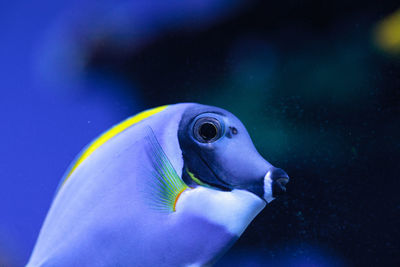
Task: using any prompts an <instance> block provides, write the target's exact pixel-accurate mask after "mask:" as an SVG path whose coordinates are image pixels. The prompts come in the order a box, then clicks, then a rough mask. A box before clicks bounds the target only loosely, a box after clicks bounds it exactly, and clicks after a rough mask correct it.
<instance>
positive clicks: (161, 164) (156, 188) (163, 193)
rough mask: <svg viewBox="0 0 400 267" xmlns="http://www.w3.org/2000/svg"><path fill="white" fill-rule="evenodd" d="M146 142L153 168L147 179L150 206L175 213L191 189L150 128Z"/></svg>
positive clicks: (146, 191)
mask: <svg viewBox="0 0 400 267" xmlns="http://www.w3.org/2000/svg"><path fill="white" fill-rule="evenodd" d="M146 141H147V143H148V146H147V147H146V148H147V149H146V152H147V156H148V157H149V159H150V162H151V164H152V167H153V168H152V170H151V177H149V178H150V179H146V180H147V181H149V182H148V184H147V186H146V190H145V193H146V194H147V199H148V200H149V205H150V207H151V208H153V209H155V210H158V211H162V212H168V213H169V212H174V211H175V205H176V201H177V200H178V198H179V196H180V194H181V193H182V192H183V191H185V190H186V189H188V188H189V187H188V186H187V185H186V184H185V183H184V182H183V180H182V179H181V177H179V175H178V174H177V173H176V171H175V169H174V167H173V166H172V163H171V162H170V160H169V159H168V157H167V155H166V154H165V152H164V151H163V149H162V147H161V145H160V143H159V142H158V141H157V138H156V136H155V134H154V132H153V130H152V129H151V128H150V127H149V128H148V134H147V135H146Z"/></svg>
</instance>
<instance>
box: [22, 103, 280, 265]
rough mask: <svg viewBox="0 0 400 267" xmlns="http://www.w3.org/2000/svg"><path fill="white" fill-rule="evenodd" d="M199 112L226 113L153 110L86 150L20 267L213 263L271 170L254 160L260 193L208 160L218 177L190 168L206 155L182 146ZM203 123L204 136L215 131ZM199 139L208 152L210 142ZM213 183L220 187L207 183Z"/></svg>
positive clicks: (254, 204) (260, 202) (247, 215)
mask: <svg viewBox="0 0 400 267" xmlns="http://www.w3.org/2000/svg"><path fill="white" fill-rule="evenodd" d="M203 111H207V112H211V113H212V114H214V112H216V111H218V112H221V114H225V112H226V111H223V110H221V109H218V108H214V107H209V106H203V105H199V104H194V103H185V104H176V105H170V106H166V107H161V108H158V109H156V110H152V111H150V112H148V113H147V115H148V116H147V115H146V116H143V114H142V117H143V118H142V119H136V120H137V121H135V120H133V121H135V122H134V123H132V124H129V123H127V122H126V121H125V124H126V125H125V126H124V127H119V128H118V126H116V127H117V128H118V129H117V130H115V129H114V132H113V134H108V136H107V132H106V134H105V135H106V136H105V135H104V134H103V135H102V136H101V137H99V138H98V139H97V141H95V142H94V143H92V144H91V145H89V146H88V147H87V148H86V149H85V150H84V151H83V153H81V155H80V156H78V159H77V160H76V161H75V163H74V164H73V166H72V167H71V168H70V170H69V171H68V172H67V175H66V177H64V179H63V180H62V182H61V186H60V187H59V189H58V192H57V194H56V196H55V198H54V200H53V203H52V205H51V208H50V210H49V213H48V215H47V217H46V219H45V222H44V225H43V227H42V229H41V231H40V234H39V238H38V241H37V243H36V245H35V248H34V251H33V253H32V256H31V258H30V260H29V262H28V265H27V266H73V265H76V266H204V265H210V264H212V263H214V262H215V261H216V260H217V259H218V258H219V257H220V256H221V255H222V254H223V253H224V252H225V251H226V250H227V249H228V248H229V247H230V246H231V245H232V244H233V243H234V242H235V241H236V240H237V239H238V238H239V236H240V235H241V234H242V233H243V231H244V230H245V228H246V227H247V225H248V224H249V223H250V222H251V221H252V220H253V218H254V217H255V216H256V215H257V214H258V213H259V212H260V211H261V210H262V209H263V208H264V206H265V205H266V204H267V203H268V202H269V201H271V200H272V199H273V196H272V189H273V186H272V183H273V181H272V180H271V179H270V178H269V177H267V176H268V173H269V174H270V175H271V171H268V170H269V169H271V168H274V167H272V165H270V164H269V163H267V162H266V161H265V160H261V162H262V163H260V165H262V164H264V166H263V167H265V170H264V172H265V173H267V174H266V175H265V177H264V175H263V177H261V180H262V181H261V180H260V181H261V182H262V183H263V184H261V185H260V186H261V187H263V188H262V190H263V191H262V193H259V194H258V195H257V190H261V189H260V188H257V189H253V188H252V186H247V185H246V184H248V183H247V182H246V183H244V184H240V183H236V184H235V181H234V180H228V179H225V178H224V177H222V176H223V172H221V170H223V169H224V168H234V167H233V166H231V167H229V166H225V167H224V166H218V168H216V167H213V166H212V164H216V163H215V162H218V161H215V160H214V159H213V160H212V162H211V163H206V164H210V166H211V167H210V166H209V167H206V168H210V169H212V172H215V173H216V177H214V178H213V177H210V176H202V172H203V173H204V172H207V171H204V170H203V171H199V170H198V169H201V168H204V167H200V168H197V167H196V166H197V165H198V164H199V166H202V164H201V163H199V161H202V160H203V159H205V160H206V161H207V156H204V155H207V154H204V155H202V156H201V158H202V159H200V160H199V161H196V160H195V161H194V162H191V161H190V160H188V159H186V158H187V157H189V156H191V153H188V152H185V151H183V150H186V149H187V150H188V151H189V150H190V151H191V150H192V149H191V148H188V147H187V142H189V143H190V142H192V141H193V142H197V141H195V139H194V138H192V137H187V136H186V135H185V134H189V135H190V136H192V135H193V131H192V126H193V125H192V124H193V123H195V122H194V121H193V120H194V119H196V118H197V117H198V115H199V114H201V112H203ZM193 112H194V113H195V114H194V115H192V113H193ZM198 113H199V114H198ZM188 114H189V115H188ZM215 114H217V113H215ZM226 114H228V115H229V116H233V115H230V113H226ZM139 116H140V114H139ZM187 116H189V117H190V118H187ZM212 116H213V115H212ZM218 116H224V115H218ZM134 118H135V117H133V119H134ZM136 118H137V117H136ZM185 118H186V119H187V120H188V122H185ZM197 120H198V119H197ZM235 120H236V118H235ZM131 121H132V118H131ZM235 122H236V121H235ZM123 123H124V122H123ZM123 123H122V124H123ZM120 125H121V124H120ZM202 127H203V128H204V129H203V128H202V129H201V131H203V132H205V133H206V134H205V136H206V137H207V134H208V135H212V134H214V132H213V131H214V130H213V129H211V134H210V133H209V132H207V131H206V130H207V129H208V128H207V127H209V126H207V125H206V126H202ZM236 127H238V128H239V129H240V130H239V131H243V129H244V127H242V126H241V125H239V126H236ZM114 128H115V127H114ZM186 128H190V130H189V132H187V131H186V130H185V129H186ZM205 128H207V129H205ZM211 128H212V127H211ZM110 131H112V129H111V130H110ZM183 131H186V132H185V133H183ZM225 131H226V129H225V130H224V133H223V135H224V134H225ZM243 134H244V133H243ZM246 134H247V132H246V133H245V137H246V138H247V135H246ZM102 138H103V139H102ZM188 138H189V139H191V138H192V139H193V140H191V141H190V140H188ZM201 138H202V137H201ZM222 138H223V137H219V139H222ZM246 138H245V139H246ZM232 139H233V138H232ZM99 140H100V142H101V144H100V145H99V144H97V145H96V142H99ZM201 140H202V139H201ZM246 140H247V139H246ZM202 141H203V140H202ZM185 142H186V143H185ZM216 142H221V140H218V141H216ZM198 143H199V145H200V146H202V145H204V144H205V145H206V147H207V146H208V148H206V149H211V147H210V144H211V145H212V143H211V142H210V143H207V142H206V143H204V144H203V143H202V142H198ZM91 146H95V149H91ZM226 146H227V148H226V150H227V151H229V145H226ZM88 150H90V151H91V152H90V153H88V152H87V151H88ZM85 151H86V152H85ZM244 151H246V149H244ZM192 152H193V151H192ZM218 153H220V152H218ZM213 157H218V155H213ZM234 158H235V160H237V157H234ZM196 162H197V163H196ZM228 163H229V162H228ZM218 164H222V163H221V162H220V163H218ZM189 168H190V170H189ZM273 170H275V169H273ZM279 170H280V169H279ZM238 171H240V169H238ZM221 175H222V176H221ZM191 176H192V177H193V179H191V178H190V177H191ZM217 176H219V177H217ZM196 177H197V178H196ZM205 177H207V178H205ZM221 177H222V178H221ZM267 178H268V183H266V181H267ZM220 179H221V181H223V182H222V183H225V182H224V181H226V184H227V185H228V186H227V188H224V187H223V186H222V187H220V186H219V185H218V182H215V181H217V180H220ZM231 179H233V178H232V177H231ZM260 181H258V182H260ZM253 187H254V186H253ZM264 187H266V190H264ZM255 192H256V193H255ZM265 194H266V197H265V196H264V195H265Z"/></svg>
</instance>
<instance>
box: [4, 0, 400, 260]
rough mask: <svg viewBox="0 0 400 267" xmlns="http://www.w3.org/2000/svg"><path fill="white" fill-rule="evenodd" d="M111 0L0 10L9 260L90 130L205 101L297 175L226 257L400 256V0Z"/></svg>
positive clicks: (34, 228)
mask: <svg viewBox="0 0 400 267" xmlns="http://www.w3.org/2000/svg"><path fill="white" fill-rule="evenodd" d="M46 3H47V2H46V1H44V0H43V3H42V4H43V5H44V4H46ZM102 3H103V6H101V7H99V6H98V4H95V3H94V1H93V2H91V1H87V3H86V4H85V5H83V7H82V6H80V5H78V4H77V3H74V2H72V3H68V4H64V5H62V4H53V5H51V4H49V3H47V4H48V5H47V6H46V7H45V8H44V7H43V6H42V8H41V7H38V6H30V4H29V3H28V2H27V3H22V2H21V3H20V4H13V5H11V4H10V6H7V7H4V8H3V9H2V11H1V12H0V13H3V15H4V16H2V19H0V23H1V24H0V25H2V28H3V29H5V31H4V32H3V37H4V41H3V44H2V45H1V47H0V48H1V49H0V50H1V55H2V58H3V63H1V64H2V65H1V68H0V70H1V74H0V75H1V77H2V78H3V79H2V82H0V84H1V90H2V92H3V97H2V99H1V101H0V104H2V105H1V106H2V108H4V111H3V112H2V115H1V116H2V117H1V119H2V121H3V125H4V129H2V131H1V133H0V137H1V142H2V143H1V145H2V147H3V148H2V151H3V153H2V154H3V155H2V156H0V164H1V168H0V169H1V170H0V172H1V174H0V175H1V176H0V195H1V196H2V198H3V199H2V201H1V202H2V204H1V205H0V208H1V209H2V210H0V211H1V215H0V216H1V217H0V263H1V262H4V265H6V266H8V265H9V266H14V265H17V266H18V265H21V264H23V263H25V262H26V261H27V259H28V257H29V255H30V251H31V249H32V248H33V245H34V242H35V240H36V237H37V234H38V232H39V229H40V226H41V223H42V222H43V219H44V216H45V214H46V212H47V210H48V207H49V205H50V203H51V199H52V196H53V193H54V191H55V188H56V186H57V184H58V181H59V179H60V178H61V176H62V174H63V171H64V170H65V169H66V167H67V166H68V164H69V162H70V161H71V160H72V159H73V157H74V155H75V154H77V153H78V152H79V150H80V149H81V148H82V147H83V146H84V145H85V144H87V143H88V142H90V140H91V139H93V138H94V137H96V136H97V135H98V134H100V133H101V132H102V131H104V130H106V129H107V128H108V127H110V126H112V125H113V124H115V123H117V122H118V121H119V120H122V119H123V118H125V117H127V116H129V115H131V114H134V113H135V112H138V111H140V110H141V109H144V108H150V107H153V106H158V105H163V104H167V103H178V102H200V103H204V104H210V105H216V106H220V107H222V108H226V109H228V110H230V111H231V112H232V113H234V114H236V115H237V116H238V117H239V118H240V119H241V120H242V122H243V123H244V124H245V125H246V126H247V128H248V130H249V132H250V135H251V136H252V137H253V140H254V143H255V144H256V147H257V148H258V149H259V151H260V153H261V154H262V155H263V156H264V157H265V158H266V159H267V160H268V161H269V162H271V163H272V164H274V165H275V166H279V167H281V168H283V169H284V170H285V171H286V172H287V173H288V174H289V175H290V177H291V182H290V184H289V186H288V193H287V195H286V196H285V197H282V198H280V199H277V200H275V201H273V202H272V203H271V204H270V205H268V206H267V208H266V209H265V210H264V211H263V212H262V213H261V214H260V215H259V216H258V217H257V218H256V219H255V220H254V222H252V224H251V225H250V226H249V228H248V229H247V230H246V231H245V233H244V234H243V236H242V237H241V238H240V239H239V241H238V242H237V243H236V244H235V245H234V247H233V248H232V249H231V250H230V251H229V252H228V253H227V254H226V255H225V256H224V257H223V258H222V260H221V261H220V262H219V263H218V264H217V266H265V265H268V264H271V265H273V266H400V230H399V228H400V201H399V200H400V198H399V194H398V188H399V186H400V183H399V179H398V178H399V175H398V173H399V170H400V169H399V148H400V146H399V137H400V128H399V115H400V112H399V111H400V41H398V42H397V43H394V44H389V45H388V44H387V42H388V41H385V40H386V39H385V38H384V37H382V36H383V35H382V32H384V31H388V32H389V37H390V36H392V37H394V38H395V37H396V35H398V36H400V18H397V19H396V17H393V15H392V14H399V15H398V16H400V9H399V8H400V4H399V3H398V2H397V1H384V2H379V1H351V2H349V1H277V2H276V1H275V2H270V1H261V0H259V1H248V2H246V3H245V2H241V1H205V2H204V3H203V4H200V2H199V1H188V2H185V4H182V3H181V4H177V3H176V2H174V4H171V3H172V2H171V3H170V4H167V3H164V4H155V3H153V4H149V3H147V4H146V2H144V1H136V2H135V1H131V2H125V1H116V2H115V3H108V1H102ZM126 3H130V4H126ZM132 3H133V4H132ZM114 5H117V6H118V5H121V6H122V8H121V9H122V10H123V11H124V12H123V13H118V12H115V14H114V13H113V15H112V16H111V15H109V13H108V11H107V10H108V7H109V6H114ZM6 10H8V12H6ZM38 10H40V12H39V11H38ZM82 10H83V11H82ZM87 11H90V12H87ZM396 12H397V13H396ZM110 13H111V12H110ZM121 14H122V15H121ZM121 17H122V18H125V19H126V18H128V19H127V20H125V21H123V20H122V21H123V22H120V18H121ZM131 18H136V19H132V21H130V19H131ZM388 21H389V22H388ZM110 25H112V26H110ZM137 26H139V27H137ZM24 53H25V54H24ZM26 66H28V67H26ZM25 67H26V69H24V68H25ZM3 209H4V211H3ZM3 255H4V256H3Z"/></svg>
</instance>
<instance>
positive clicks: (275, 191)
mask: <svg viewBox="0 0 400 267" xmlns="http://www.w3.org/2000/svg"><path fill="white" fill-rule="evenodd" d="M288 183H289V177H280V178H278V179H276V180H275V181H273V182H272V196H273V197H278V196H282V195H284V194H285V193H286V185H287V184H288Z"/></svg>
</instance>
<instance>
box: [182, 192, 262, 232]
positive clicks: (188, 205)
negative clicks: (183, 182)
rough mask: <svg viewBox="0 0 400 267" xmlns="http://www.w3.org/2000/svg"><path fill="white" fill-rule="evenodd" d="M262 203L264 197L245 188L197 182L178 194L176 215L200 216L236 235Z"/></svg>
mask: <svg viewBox="0 0 400 267" xmlns="http://www.w3.org/2000/svg"><path fill="white" fill-rule="evenodd" d="M265 205H266V203H265V201H264V200H262V199H261V198H259V197H258V196H256V195H255V194H253V193H250V192H249V191H246V190H238V189H234V190H232V191H229V192H227V191H219V190H214V189H211V188H207V187H203V186H198V187H196V188H195V189H190V190H186V191H184V192H183V193H182V194H181V196H180V197H179V199H178V202H177V204H176V216H177V218H178V217H179V216H190V215H196V216H200V217H202V218H205V219H207V220H208V221H209V222H212V223H215V224H218V225H222V226H224V227H225V228H226V229H227V231H228V232H230V233H231V234H234V235H237V236H240V235H241V234H242V233H243V231H244V230H245V229H246V227H247V226H248V225H249V223H250V222H251V221H252V220H253V219H254V217H256V216H257V214H258V213H259V212H260V211H261V210H262V209H263V208H264V207H265Z"/></svg>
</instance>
